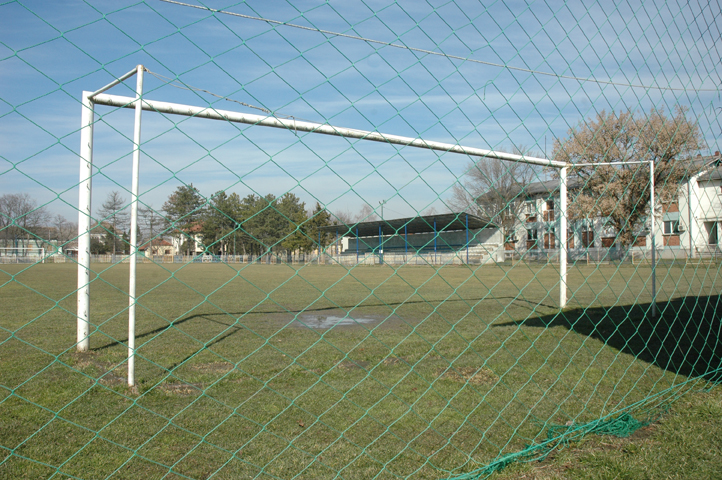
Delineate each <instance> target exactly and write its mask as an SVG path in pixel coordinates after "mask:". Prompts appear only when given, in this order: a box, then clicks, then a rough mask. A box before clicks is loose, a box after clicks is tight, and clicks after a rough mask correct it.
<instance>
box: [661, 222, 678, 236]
mask: <svg viewBox="0 0 722 480" xmlns="http://www.w3.org/2000/svg"><path fill="white" fill-rule="evenodd" d="M664 234H665V235H677V234H679V220H665V221H664Z"/></svg>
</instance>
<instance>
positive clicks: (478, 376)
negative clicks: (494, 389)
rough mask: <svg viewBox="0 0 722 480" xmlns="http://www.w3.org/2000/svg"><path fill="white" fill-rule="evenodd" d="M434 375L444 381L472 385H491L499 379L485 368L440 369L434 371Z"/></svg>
mask: <svg viewBox="0 0 722 480" xmlns="http://www.w3.org/2000/svg"><path fill="white" fill-rule="evenodd" d="M436 375H437V376H439V377H441V378H444V379H446V380H451V381H454V382H463V383H467V382H468V383H471V384H473V385H491V384H493V383H496V382H497V381H498V380H499V377H497V376H496V375H494V372H492V371H491V370H489V369H488V368H486V367H482V368H476V367H459V368H446V369H443V368H442V369H439V370H437V371H436Z"/></svg>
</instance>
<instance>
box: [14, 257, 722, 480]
mask: <svg viewBox="0 0 722 480" xmlns="http://www.w3.org/2000/svg"><path fill="white" fill-rule="evenodd" d="M94 269H95V271H96V273H97V275H96V276H95V277H94V279H93V281H92V285H91V321H92V323H93V325H92V327H93V328H91V331H92V334H91V337H90V346H91V351H90V352H89V353H87V354H78V353H76V352H75V347H74V344H75V322H76V320H75V316H74V312H75V294H74V291H75V288H76V286H75V283H76V270H75V266H74V265H70V264H58V265H51V264H46V265H35V266H31V267H28V266H22V265H3V266H2V268H1V269H0V305H2V311H1V312H0V319H1V320H0V326H1V327H2V330H0V342H2V343H0V367H1V370H0V371H1V373H2V382H1V383H2V386H3V388H2V393H1V394H0V395H2V397H1V398H0V432H2V433H0V437H1V442H0V445H2V447H1V448H2V457H1V458H3V459H4V460H0V461H2V462H3V463H2V464H0V477H2V478H44V477H50V476H52V475H53V474H54V473H56V472H59V473H60V474H61V475H60V476H59V477H58V478H65V477H66V476H67V477H68V478H73V477H76V478H106V477H109V476H112V477H113V478H208V477H211V476H214V478H256V477H259V478H282V479H288V478H334V477H336V476H338V477H342V478H397V477H401V478H405V477H409V476H411V477H415V478H441V477H448V476H453V475H459V474H463V473H465V472H470V471H474V470H476V469H479V468H481V467H483V466H485V465H487V464H488V463H489V462H491V461H492V460H494V459H496V458H498V457H500V456H503V455H506V454H510V453H514V452H519V451H521V450H524V449H525V448H526V447H528V446H529V445H535V444H539V443H541V442H543V441H545V440H546V439H547V435H548V433H549V428H550V427H552V426H560V425H561V426H564V425H568V426H570V427H571V428H570V430H573V429H575V428H577V426H579V428H583V426H584V425H585V424H587V423H588V422H593V421H595V420H597V419H599V418H601V417H604V416H607V415H613V414H617V413H618V412H619V411H620V410H622V409H625V408H632V409H633V410H632V412H633V414H634V415H635V416H638V417H639V418H644V417H646V416H648V415H651V416H654V415H656V414H657V413H658V412H660V411H663V410H665V409H666V408H667V406H668V404H669V402H670V401H672V400H674V399H675V398H677V397H678V396H680V395H682V394H683V393H684V392H685V391H687V390H690V389H694V388H699V387H700V386H701V385H703V384H705V382H706V380H705V379H704V378H699V379H697V380H693V381H691V382H690V381H689V380H690V378H696V377H698V376H705V375H706V376H707V379H710V378H711V377H713V376H714V371H715V369H719V368H720V364H721V363H720V358H722V347H721V346H720V315H721V314H720V310H722V308H720V305H719V303H720V302H719V301H720V289H721V288H722V283H721V282H720V278H719V273H718V272H719V270H718V267H717V266H716V265H701V266H693V265H687V266H685V265H677V266H675V265H671V266H666V267H659V268H658V269H657V275H658V282H659V283H658V284H659V292H658V305H659V309H660V312H661V315H660V317H659V318H658V319H652V318H651V317H650V315H649V306H650V301H651V292H650V289H649V274H650V270H649V268H648V267H646V266H631V265H627V266H621V267H616V266H614V265H604V266H599V267H593V266H578V267H576V266H575V267H573V268H572V269H571V271H570V274H569V287H570V296H571V300H570V303H569V306H568V308H567V309H565V310H564V311H563V312H561V313H560V311H559V308H558V296H559V294H558V281H559V280H558V272H557V270H556V266H554V265H526V264H518V265H515V266H513V267H512V266H506V267H497V266H483V267H480V268H479V267H476V268H468V267H466V266H459V267H443V268H433V267H403V268H398V269H394V268H392V267H388V266H376V267H359V268H355V269H352V270H347V269H345V268H343V267H334V266H316V265H312V266H305V267H299V268H292V267H291V266H288V265H250V266H249V265H234V266H229V265H223V264H191V265H186V266H181V265H164V266H157V265H147V264H144V265H139V267H138V292H139V297H140V298H139V300H138V309H137V315H138V320H137V341H136V345H137V346H138V348H137V356H138V360H137V369H136V379H137V382H138V385H137V387H138V388H137V390H131V389H129V388H128V387H127V386H126V384H125V383H126V378H125V375H126V370H125V363H124V362H125V357H126V352H127V350H126V347H125V342H126V341H127V307H128V297H127V294H126V292H127V278H128V267H127V265H117V266H111V265H102V264H99V265H94ZM346 316H350V317H352V318H355V319H358V320H359V321H358V322H352V323H351V324H348V325H338V326H335V327H333V328H320V327H319V325H324V324H323V322H328V321H329V319H330V321H333V320H334V318H333V317H346ZM710 374H711V375H710Z"/></svg>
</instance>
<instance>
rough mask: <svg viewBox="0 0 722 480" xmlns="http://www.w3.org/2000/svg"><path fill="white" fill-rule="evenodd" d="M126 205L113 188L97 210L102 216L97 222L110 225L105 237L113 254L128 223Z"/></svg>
mask: <svg viewBox="0 0 722 480" xmlns="http://www.w3.org/2000/svg"><path fill="white" fill-rule="evenodd" d="M126 207H127V205H126V204H125V199H124V198H123V197H122V196H121V195H120V192H117V191H115V190H113V191H112V192H110V193H109V194H108V197H107V198H106V199H105V202H103V205H101V208H100V210H98V215H100V216H101V217H103V218H102V219H101V221H100V222H99V223H101V225H102V224H105V225H106V227H105V228H108V227H110V228H109V229H108V230H109V231H108V234H107V235H106V238H108V240H109V241H110V242H111V243H112V252H113V255H115V254H116V252H117V250H118V243H119V241H120V242H122V239H123V233H124V232H125V227H126V226H127V224H128V216H129V213H128V212H127V211H125V208H126Z"/></svg>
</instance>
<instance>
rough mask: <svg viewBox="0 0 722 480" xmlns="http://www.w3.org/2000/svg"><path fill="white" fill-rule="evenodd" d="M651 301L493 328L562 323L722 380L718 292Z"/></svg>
mask: <svg viewBox="0 0 722 480" xmlns="http://www.w3.org/2000/svg"><path fill="white" fill-rule="evenodd" d="M657 309H658V316H657V318H652V316H651V305H650V304H649V303H647V304H637V305H631V306H630V305H628V306H614V307H590V308H571V309H567V310H565V311H563V312H560V313H558V314H554V315H545V316H539V317H530V318H528V319H526V320H521V321H516V322H505V323H497V324H495V326H497V327H502V326H522V325H523V326H527V327H540V328H547V327H554V326H562V327H564V328H567V329H569V330H572V331H574V332H576V333H579V334H580V335H584V336H589V337H592V338H596V339H598V340H601V341H603V342H604V343H605V344H607V345H608V346H610V347H612V348H616V349H617V350H620V351H622V352H625V353H628V354H631V355H634V356H635V357H636V358H638V359H640V360H643V361H645V362H649V363H651V364H654V365H657V366H658V367H661V368H663V369H665V370H667V371H670V372H674V373H678V374H681V375H685V376H687V377H705V378H706V379H708V380H711V381H715V382H720V381H722V322H721V319H722V296H720V295H713V296H690V297H684V298H680V299H675V300H670V301H668V302H659V303H658V304H657Z"/></svg>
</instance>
